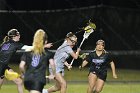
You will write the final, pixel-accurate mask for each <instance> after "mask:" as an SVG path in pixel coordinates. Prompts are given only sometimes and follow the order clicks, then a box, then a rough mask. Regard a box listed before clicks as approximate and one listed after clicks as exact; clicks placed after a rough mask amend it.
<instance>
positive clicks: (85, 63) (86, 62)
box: [79, 60, 88, 69]
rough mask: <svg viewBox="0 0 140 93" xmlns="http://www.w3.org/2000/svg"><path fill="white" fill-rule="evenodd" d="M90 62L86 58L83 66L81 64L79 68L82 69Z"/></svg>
mask: <svg viewBox="0 0 140 93" xmlns="http://www.w3.org/2000/svg"><path fill="white" fill-rule="evenodd" d="M87 64H88V61H86V60H84V61H83V63H82V64H81V66H79V69H82V68H83V67H85V66H86V65H87Z"/></svg>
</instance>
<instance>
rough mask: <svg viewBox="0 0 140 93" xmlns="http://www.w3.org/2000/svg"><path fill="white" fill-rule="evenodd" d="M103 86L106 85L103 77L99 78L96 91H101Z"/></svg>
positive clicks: (97, 92)
mask: <svg viewBox="0 0 140 93" xmlns="http://www.w3.org/2000/svg"><path fill="white" fill-rule="evenodd" d="M103 86H104V81H103V80H102V79H97V81H96V87H95V91H96V92H95V93H100V92H101V91H102V89H103Z"/></svg>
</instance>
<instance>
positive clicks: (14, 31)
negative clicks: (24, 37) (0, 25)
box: [7, 29, 19, 38]
mask: <svg viewBox="0 0 140 93" xmlns="http://www.w3.org/2000/svg"><path fill="white" fill-rule="evenodd" d="M7 35H8V37H9V38H10V37H14V36H18V35H19V32H18V30H17V29H11V30H9V31H8V33H7Z"/></svg>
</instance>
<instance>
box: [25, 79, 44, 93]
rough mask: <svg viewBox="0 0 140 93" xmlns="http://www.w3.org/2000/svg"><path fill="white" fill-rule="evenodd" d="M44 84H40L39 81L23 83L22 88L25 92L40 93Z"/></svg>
mask: <svg viewBox="0 0 140 93" xmlns="http://www.w3.org/2000/svg"><path fill="white" fill-rule="evenodd" d="M45 84H46V83H42V82H39V81H32V80H30V81H24V87H25V89H27V90H29V91H30V90H36V91H40V92H41V93H42V90H43V88H44V86H45Z"/></svg>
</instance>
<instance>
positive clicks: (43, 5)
mask: <svg viewBox="0 0 140 93" xmlns="http://www.w3.org/2000/svg"><path fill="white" fill-rule="evenodd" d="M0 5H1V9H6V10H10V9H12V10H46V9H47V10H48V9H65V8H78V7H86V6H93V5H106V6H114V7H120V8H135V9H139V8H140V0H0Z"/></svg>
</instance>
